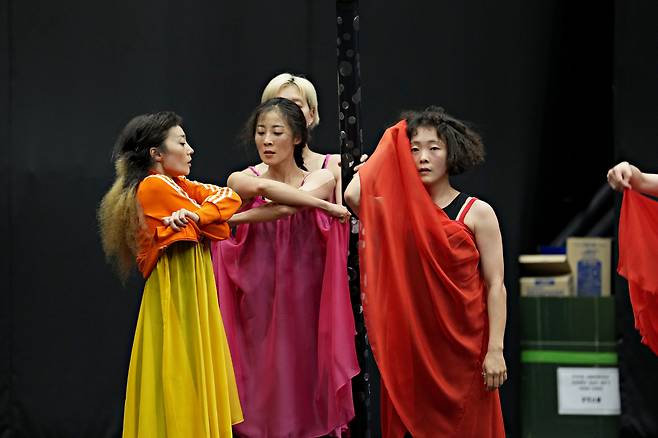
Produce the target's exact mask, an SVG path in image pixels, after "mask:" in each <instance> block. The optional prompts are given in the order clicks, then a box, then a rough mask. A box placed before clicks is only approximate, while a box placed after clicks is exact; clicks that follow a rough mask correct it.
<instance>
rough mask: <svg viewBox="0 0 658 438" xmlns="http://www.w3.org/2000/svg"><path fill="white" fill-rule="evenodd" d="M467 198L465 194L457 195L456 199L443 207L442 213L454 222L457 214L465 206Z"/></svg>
mask: <svg viewBox="0 0 658 438" xmlns="http://www.w3.org/2000/svg"><path fill="white" fill-rule="evenodd" d="M469 197H470V196H468V195H467V194H465V193H463V192H460V193H459V195H457V197H456V198H455V199H453V200H452V201H451V202H450V204H448V205H446V206H445V208H444V209H443V212H444V213H445V214H446V216H448V217H449V218H450V219H452V220H453V221H456V220H457V216H458V215H459V212H460V211H461V209H462V207H463V206H464V204H466V201H467V200H468V198H469Z"/></svg>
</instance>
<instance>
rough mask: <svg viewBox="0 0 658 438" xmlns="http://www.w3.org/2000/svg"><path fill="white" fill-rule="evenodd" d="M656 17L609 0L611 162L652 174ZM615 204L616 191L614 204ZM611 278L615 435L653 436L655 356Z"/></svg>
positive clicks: (636, 5)
mask: <svg viewBox="0 0 658 438" xmlns="http://www.w3.org/2000/svg"><path fill="white" fill-rule="evenodd" d="M656 17H658V3H656V2H655V1H651V0H641V1H634V2H626V1H623V0H618V1H616V2H615V69H614V71H615V81H614V83H615V87H614V90H615V105H614V114H615V161H622V160H627V161H629V162H631V163H634V164H636V165H637V166H638V167H640V169H642V170H643V171H645V172H653V173H658V124H656V121H657V116H658V103H657V102H658V81H657V80H656V79H657V78H658V26H656V24H655V18H656ZM620 204H621V196H618V197H617V207H619V205H620ZM618 211H619V208H617V212H618ZM617 219H618V216H617ZM615 277H616V281H615V286H616V295H615V303H616V310H617V332H618V336H619V347H618V350H619V360H620V363H619V375H620V385H621V401H622V416H621V431H620V436H621V437H624V438H636V437H656V436H658V403H656V394H658V378H657V374H658V357H656V355H655V354H653V353H652V352H651V350H649V348H648V347H646V346H645V345H642V344H641V343H640V336H639V334H638V332H637V331H636V330H635V327H634V320H633V313H632V310H631V303H630V299H629V295H628V283H627V282H626V280H624V279H623V278H621V277H619V276H617V275H615Z"/></svg>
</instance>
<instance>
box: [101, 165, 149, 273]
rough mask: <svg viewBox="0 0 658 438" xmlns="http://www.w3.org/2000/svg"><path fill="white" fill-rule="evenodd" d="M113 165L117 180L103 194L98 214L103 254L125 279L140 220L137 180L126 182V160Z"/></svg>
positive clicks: (135, 251)
mask: <svg viewBox="0 0 658 438" xmlns="http://www.w3.org/2000/svg"><path fill="white" fill-rule="evenodd" d="M115 168H116V180H115V181H114V184H112V188H111V189H110V190H109V191H108V192H107V193H106V194H105V196H103V199H102V201H101V203H100V206H99V207H98V213H97V214H98V225H99V230H100V235H101V242H102V244H103V251H104V252H105V257H106V258H107V260H108V262H110V263H111V264H113V265H114V266H115V267H116V269H117V271H118V273H119V277H120V278H121V279H122V280H125V279H126V278H127V277H128V275H129V274H130V271H131V269H132V267H133V265H134V264H135V256H136V254H137V237H138V233H139V232H140V231H141V229H142V224H143V221H142V220H141V217H142V214H141V209H140V207H139V204H138V202H137V197H136V192H137V186H138V183H139V182H138V181H133V182H132V183H130V182H129V181H128V179H129V178H128V177H127V176H128V175H127V174H128V166H127V164H126V160H125V159H118V160H117V161H116V164H115Z"/></svg>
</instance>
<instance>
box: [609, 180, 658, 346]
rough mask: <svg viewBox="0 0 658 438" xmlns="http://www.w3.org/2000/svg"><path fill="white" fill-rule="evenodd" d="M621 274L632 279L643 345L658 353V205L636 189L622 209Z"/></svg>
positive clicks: (630, 286)
mask: <svg viewBox="0 0 658 438" xmlns="http://www.w3.org/2000/svg"><path fill="white" fill-rule="evenodd" d="M617 271H618V272H619V275H621V276H623V277H625V278H626V279H627V280H628V289H629V292H630V296H631V304H632V305H633V314H634V315H635V327H636V328H637V329H638V330H639V332H640V335H642V342H643V343H645V344H646V345H648V346H649V348H651V350H652V351H653V352H654V353H655V354H658V202H656V201H654V200H653V199H650V198H648V197H646V196H644V195H642V194H641V193H638V192H635V191H633V190H625V191H624V201H623V203H622V206H621V217H620V219H619V265H618V267H617Z"/></svg>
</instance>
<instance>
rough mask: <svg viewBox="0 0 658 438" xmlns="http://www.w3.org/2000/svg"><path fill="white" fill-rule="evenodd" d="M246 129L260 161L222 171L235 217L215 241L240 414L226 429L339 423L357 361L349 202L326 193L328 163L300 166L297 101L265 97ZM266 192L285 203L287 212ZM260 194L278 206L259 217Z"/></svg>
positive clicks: (303, 133)
mask: <svg viewBox="0 0 658 438" xmlns="http://www.w3.org/2000/svg"><path fill="white" fill-rule="evenodd" d="M247 130H248V132H249V133H250V134H251V135H253V138H254V140H255V143H256V146H257V148H258V153H259V155H260V158H261V160H262V161H263V163H264V164H266V165H267V169H266V171H265V172H264V173H262V174H261V173H260V172H258V171H257V170H256V169H253V170H251V173H252V174H251V175H249V174H247V173H245V172H236V173H234V174H232V175H231V176H230V177H229V179H228V186H229V187H231V188H233V190H235V191H236V192H237V193H238V194H239V195H240V196H241V197H242V199H243V200H244V204H243V209H242V210H241V212H239V213H237V214H236V215H235V216H233V218H232V220H231V222H230V223H231V224H233V225H237V229H236V232H235V236H234V237H232V238H231V239H229V240H227V241H226V242H225V244H222V245H214V246H213V256H214V257H213V259H214V264H215V272H216V277H217V284H218V290H219V303H220V309H221V312H222V316H223V318H224V320H225V326H226V330H227V337H228V340H229V346H230V349H231V354H232V357H233V361H234V367H235V373H236V380H237V382H238V390H239V394H240V400H241V402H242V407H243V412H244V416H245V421H244V423H242V424H240V425H239V426H236V427H235V432H236V433H237V434H238V435H239V436H244V437H273V438H278V437H295V438H297V437H299V438H306V437H309V438H310V437H319V436H325V435H340V433H341V431H342V430H344V429H346V426H347V423H348V422H349V421H350V420H351V419H352V418H353V417H354V407H353V403H352V389H351V379H352V378H353V377H354V376H355V375H356V374H358V372H359V368H358V364H357V359H356V352H355V346H354V333H355V329H354V320H353V316H352V308H351V304H350V297H349V290H348V283H347V270H346V265H347V243H348V228H347V227H348V225H347V223H345V222H344V219H345V218H346V217H347V212H346V210H344V207H342V206H338V205H336V204H333V203H331V202H330V201H332V200H333V199H334V189H335V178H334V176H333V175H332V173H331V172H330V171H329V170H327V169H318V170H315V171H313V172H308V171H306V169H305V167H304V161H303V157H302V150H303V148H304V146H305V144H306V140H307V138H308V129H307V124H306V120H305V118H304V114H303V112H302V110H301V109H300V108H299V107H298V106H297V105H296V104H295V103H293V102H292V101H289V100H287V99H283V98H275V99H271V100H268V101H266V102H264V103H263V104H261V105H260V106H259V107H258V108H256V110H255V112H254V114H253V115H252V117H251V119H250V121H249V122H248V124H247ZM271 201H276V202H278V203H282V204H287V205H291V206H293V207H294V214H292V215H290V214H289V213H290V211H287V209H288V208H289V207H287V206H281V205H279V204H274V205H273V203H272V202H271ZM260 206H267V208H273V209H281V217H280V218H279V219H278V220H274V221H268V222H262V220H269V219H271V217H270V215H268V214H265V215H264V216H263V217H265V219H263V217H259V215H258V214H254V213H256V212H257V211H259V210H260V211H262V210H266V209H267V208H266V209H263V208H260V209H259V208H257V207H260ZM303 207H311V208H303ZM313 207H316V208H313ZM332 215H333V216H338V218H337V217H332Z"/></svg>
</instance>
